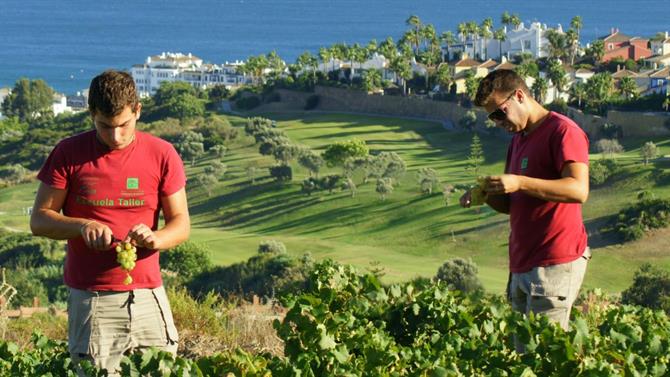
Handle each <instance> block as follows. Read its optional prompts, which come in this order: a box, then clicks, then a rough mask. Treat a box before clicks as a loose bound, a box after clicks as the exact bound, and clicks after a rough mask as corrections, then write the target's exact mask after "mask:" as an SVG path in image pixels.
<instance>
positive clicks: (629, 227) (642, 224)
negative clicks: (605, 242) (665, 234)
mask: <svg viewBox="0 0 670 377" xmlns="http://www.w3.org/2000/svg"><path fill="white" fill-rule="evenodd" d="M612 224H613V225H611V227H606V228H603V231H605V232H608V231H613V232H614V233H615V234H618V235H619V236H620V237H621V238H623V240H624V241H634V240H637V239H640V238H642V237H643V236H644V234H645V233H646V232H647V231H649V230H651V229H658V228H663V227H666V226H668V225H669V224H670V200H667V199H653V198H645V197H642V198H641V200H639V201H638V202H637V203H635V204H633V205H632V206H629V207H626V208H624V209H622V210H621V211H619V214H618V216H617V217H616V218H615V219H614V221H613V222H612Z"/></svg>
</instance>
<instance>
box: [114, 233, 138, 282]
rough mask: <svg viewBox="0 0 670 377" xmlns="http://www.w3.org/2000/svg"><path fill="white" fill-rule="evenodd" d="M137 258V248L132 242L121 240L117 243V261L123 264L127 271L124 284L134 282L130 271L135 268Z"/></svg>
mask: <svg viewBox="0 0 670 377" xmlns="http://www.w3.org/2000/svg"><path fill="white" fill-rule="evenodd" d="M136 260H137V249H136V248H135V246H133V245H132V244H131V243H130V242H120V243H119V244H118V245H116V261H117V262H119V264H120V265H121V269H122V270H124V271H126V279H125V280H123V284H125V285H128V284H131V283H132V282H133V278H132V276H130V271H132V270H133V268H135V261H136Z"/></svg>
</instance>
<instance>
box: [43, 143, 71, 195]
mask: <svg viewBox="0 0 670 377" xmlns="http://www.w3.org/2000/svg"><path fill="white" fill-rule="evenodd" d="M69 177H70V169H69V166H68V163H67V158H66V154H65V145H64V143H63V142H60V143H58V144H57V145H56V147H55V148H54V149H53V150H52V151H51V153H50V154H49V157H47V160H46V161H45V162H44V165H42V168H41V169H40V172H39V173H38V174H37V178H38V179H39V180H40V181H42V182H43V183H44V184H46V185H48V186H51V187H53V188H56V189H61V190H64V189H67V188H68V179H69Z"/></svg>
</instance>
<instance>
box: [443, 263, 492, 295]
mask: <svg viewBox="0 0 670 377" xmlns="http://www.w3.org/2000/svg"><path fill="white" fill-rule="evenodd" d="M477 272H478V270H477V265H475V264H474V262H472V260H466V259H463V258H454V259H450V260H448V261H446V262H444V264H443V265H442V266H440V268H439V270H437V275H436V276H435V278H436V279H437V280H441V281H444V282H445V283H446V284H447V285H448V286H449V288H450V289H456V290H459V291H461V292H467V293H470V292H476V291H481V290H482V289H483V287H482V283H481V282H480V281H479V278H478V277H477Z"/></svg>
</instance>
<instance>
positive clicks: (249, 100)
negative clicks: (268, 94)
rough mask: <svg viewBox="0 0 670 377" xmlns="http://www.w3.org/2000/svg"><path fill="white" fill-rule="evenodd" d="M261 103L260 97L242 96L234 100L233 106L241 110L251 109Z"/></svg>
mask: <svg viewBox="0 0 670 377" xmlns="http://www.w3.org/2000/svg"><path fill="white" fill-rule="evenodd" d="M260 104H261V99H260V98H258V97H256V96H250V97H244V98H240V99H238V100H237V101H235V106H237V108H239V109H241V110H251V109H254V108H256V107H258V106H260Z"/></svg>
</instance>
